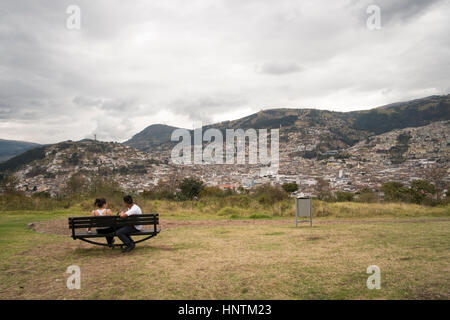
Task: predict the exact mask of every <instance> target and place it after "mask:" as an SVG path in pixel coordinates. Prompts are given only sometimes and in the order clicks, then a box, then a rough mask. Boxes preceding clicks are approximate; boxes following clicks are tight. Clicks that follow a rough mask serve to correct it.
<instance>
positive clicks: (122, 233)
mask: <svg viewBox="0 0 450 320" xmlns="http://www.w3.org/2000/svg"><path fill="white" fill-rule="evenodd" d="M137 231H139V230H138V229H136V228H135V227H134V226H125V227H121V228H119V229H117V231H116V235H117V236H118V237H119V239H120V240H122V242H123V243H125V245H126V246H127V247H133V246H134V242H133V239H131V237H130V234H132V233H133V232H137Z"/></svg>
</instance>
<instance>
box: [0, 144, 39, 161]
mask: <svg viewBox="0 0 450 320" xmlns="http://www.w3.org/2000/svg"><path fill="white" fill-rule="evenodd" d="M38 146H39V144H37V143H32V142H25V141H16V140H3V139H0V162H3V161H6V160H8V159H11V158H13V157H15V156H16V155H18V154H21V153H24V152H25V151H27V150H30V149H33V148H36V147H38Z"/></svg>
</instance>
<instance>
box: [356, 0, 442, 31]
mask: <svg viewBox="0 0 450 320" xmlns="http://www.w3.org/2000/svg"><path fill="white" fill-rule="evenodd" d="M444 1H445V0H396V1H392V0H376V1H373V0H352V6H354V7H356V8H358V10H360V12H361V15H362V16H363V18H364V19H366V18H367V14H366V12H365V9H366V8H367V7H368V6H369V5H377V6H379V7H380V10H381V21H382V23H383V24H384V25H385V24H390V23H405V22H407V21H408V20H410V19H413V18H416V17H418V16H420V15H422V14H424V13H426V12H427V10H428V9H430V8H431V7H432V6H433V5H435V4H437V3H442V2H444Z"/></svg>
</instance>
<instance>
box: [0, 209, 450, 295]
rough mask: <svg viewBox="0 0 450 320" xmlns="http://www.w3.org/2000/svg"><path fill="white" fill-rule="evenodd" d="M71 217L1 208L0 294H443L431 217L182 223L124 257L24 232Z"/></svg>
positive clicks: (448, 265) (449, 291)
mask: <svg viewBox="0 0 450 320" xmlns="http://www.w3.org/2000/svg"><path fill="white" fill-rule="evenodd" d="M77 215H83V213H82V212H81V211H75V212H74V211H68V210H62V211H54V212H51V213H45V212H34V213H26V212H3V213H0V246H1V251H0V298H1V299H449V298H450V277H449V272H450V221H438V220H436V219H439V217H435V218H428V220H427V222H419V221H416V222H414V221H410V220H408V221H403V222H402V223H396V222H394V221H390V222H383V223H367V222H364V221H358V220H356V221H354V222H353V223H329V224H328V223H323V224H320V223H319V224H316V225H314V226H313V228H309V227H307V226H306V225H303V226H301V227H300V228H298V229H296V228H295V225H294V223H293V221H292V222H290V223H289V222H283V221H278V222H277V223H273V224H272V223H261V224H258V223H255V224H246V225H244V224H242V225H239V224H236V225H230V226H228V225H225V226H224V225H217V226H215V225H214V224H211V225H209V226H207V227H206V226H202V227H199V226H180V227H177V228H170V229H167V230H164V229H163V230H162V232H161V234H160V235H159V236H158V237H156V238H154V239H151V240H149V241H147V242H144V243H142V244H138V247H137V248H136V250H135V251H133V252H132V253H130V254H122V253H121V252H120V250H118V249H114V250H111V249H108V248H102V247H98V246H92V245H88V244H85V243H83V242H81V241H79V240H77V241H74V240H72V239H71V238H69V237H68V236H63V235H56V234H43V233H37V232H35V231H32V230H29V229H27V228H26V225H27V223H30V222H35V221H43V220H54V219H65V218H66V217H67V216H77ZM181 217H182V218H185V217H184V215H181ZM202 217H203V216H197V217H196V218H197V219H200V218H202ZM441 217H442V216H441ZM447 217H448V216H447ZM166 218H167V217H166ZM168 218H169V219H176V218H178V219H179V218H180V217H177V216H176V215H172V216H170V217H168ZM203 218H204V217H203ZM215 218H216V219H217V217H215ZM285 218H286V217H285ZM162 219H164V215H162ZM222 219H224V218H222ZM397 219H400V221H401V219H404V218H397ZM274 220H276V219H274ZM323 220H324V221H325V220H326V218H323ZM433 220H435V221H433ZM319 222H320V219H319ZM117 241H119V240H117ZM70 265H78V266H80V268H81V279H82V280H81V290H69V289H67V287H66V279H67V277H68V274H66V273H65V272H66V268H67V267H68V266H70ZM369 265H377V266H379V267H380V269H381V289H380V290H368V289H367V287H366V279H367V277H368V276H369V275H368V274H366V269H367V267H368V266H369Z"/></svg>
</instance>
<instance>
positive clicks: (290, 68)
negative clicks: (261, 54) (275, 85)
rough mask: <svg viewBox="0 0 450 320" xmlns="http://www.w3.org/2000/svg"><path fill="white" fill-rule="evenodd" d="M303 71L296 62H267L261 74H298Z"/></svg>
mask: <svg viewBox="0 0 450 320" xmlns="http://www.w3.org/2000/svg"><path fill="white" fill-rule="evenodd" d="M301 70H302V68H301V67H300V66H299V65H298V64H297V63H296V62H267V63H265V64H263V65H262V66H261V67H260V68H259V72H261V73H265V74H271V75H283V74H289V73H296V72H300V71H301Z"/></svg>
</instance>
